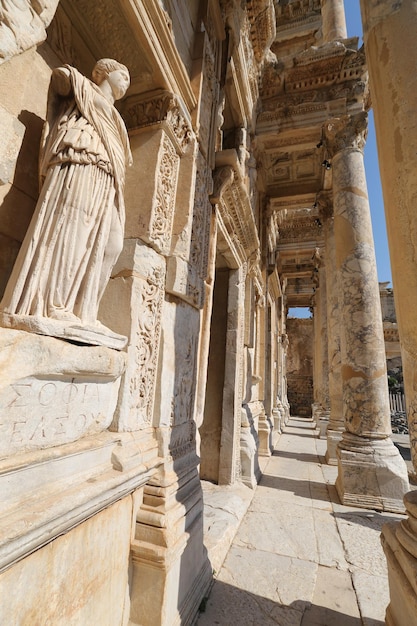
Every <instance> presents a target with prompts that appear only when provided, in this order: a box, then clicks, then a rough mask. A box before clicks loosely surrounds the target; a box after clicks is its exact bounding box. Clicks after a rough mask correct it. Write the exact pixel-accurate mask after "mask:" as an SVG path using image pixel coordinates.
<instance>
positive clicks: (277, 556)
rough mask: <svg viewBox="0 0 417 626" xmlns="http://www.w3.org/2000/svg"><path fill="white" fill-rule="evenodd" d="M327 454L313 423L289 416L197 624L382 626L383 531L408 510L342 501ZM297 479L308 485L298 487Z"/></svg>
mask: <svg viewBox="0 0 417 626" xmlns="http://www.w3.org/2000/svg"><path fill="white" fill-rule="evenodd" d="M325 451H326V442H325V441H323V440H320V439H317V438H316V437H314V430H313V428H312V424H311V422H308V421H303V420H300V419H299V420H296V419H292V420H290V422H289V425H287V426H286V427H285V430H284V433H283V434H282V435H281V438H280V440H279V442H278V444H277V446H276V449H275V451H274V455H273V456H272V457H271V458H270V459H269V460H268V462H267V464H266V465H265V467H264V475H263V477H262V479H261V482H260V484H259V486H258V487H257V488H256V490H255V494H254V496H253V499H252V501H251V504H250V506H249V508H248V511H247V513H246V514H245V515H244V517H243V519H242V523H241V525H240V527H239V529H238V531H237V533H236V536H235V539H234V541H233V543H232V547H231V549H230V551H229V553H228V555H227V557H226V559H225V561H224V565H223V567H222V569H221V570H220V572H219V573H218V574H216V576H215V583H214V586H213V590H212V592H211V594H210V596H209V598H208V600H207V602H206V607H205V612H202V613H201V614H200V617H199V620H198V624H199V625H200V624H204V625H205V624H207V625H209V624H210V625H211V624H216V623H218V624H219V625H224V626H226V625H228V624H230V623H238V624H240V623H242V624H248V626H249V625H254V624H256V625H258V624H264V623H265V624H271V625H272V624H274V623H278V624H284V625H285V626H299V625H302V626H323V625H324V624H329V625H330V624H331V625H332V626H333V624H337V625H339V624H341V625H343V626H359V624H364V625H366V626H382V625H383V623H384V616H385V609H386V606H387V604H388V600H389V593H388V575H387V567H386V562H385V557H384V554H383V550H382V547H381V542H380V531H381V528H382V526H383V524H385V523H386V522H387V521H393V520H399V519H402V520H403V519H405V517H404V516H398V515H394V514H390V513H379V512H377V511H369V510H365V509H355V508H352V507H347V506H345V505H343V504H341V503H340V501H339V499H338V497H337V493H336V490H335V488H334V481H335V479H336V475H337V470H336V468H335V467H332V466H328V465H325V464H323V461H324V453H325ZM292 453H293V458H291V455H292ZM306 467H308V468H309V470H308V471H307V472H306V470H305V468H306ZM307 475H310V479H309V480H306V476H307ZM297 479H298V480H297ZM297 484H299V485H300V484H301V485H302V484H305V485H306V489H304V490H301V489H300V490H297V489H296V488H295V487H296V485H297ZM319 485H321V489H318V487H319ZM309 487H313V489H310V488H309ZM215 489H216V488H215V487H212V490H213V492H215ZM211 512H212V511H211ZM255 513H257V514H258V515H259V516H256V514H255ZM272 518H275V525H274V524H273V520H272ZM284 519H285V520H286V523H285V525H284V524H283V523H282V520H284ZM294 536H296V538H297V539H296V541H294ZM300 538H302V540H303V544H301V542H300V540H299V539H300ZM282 568H284V570H285V576H283V575H282V573H283V571H282ZM274 620H275V621H274ZM399 623H401V622H399ZM405 623H406V622H405Z"/></svg>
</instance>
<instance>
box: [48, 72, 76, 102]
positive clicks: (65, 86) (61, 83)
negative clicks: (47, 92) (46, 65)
mask: <svg viewBox="0 0 417 626" xmlns="http://www.w3.org/2000/svg"><path fill="white" fill-rule="evenodd" d="M51 84H52V87H53V89H54V91H56V93H58V94H59V95H60V96H69V94H70V93H71V80H70V73H69V70H68V69H67V68H66V67H57V68H55V69H54V70H53V72H52V77H51Z"/></svg>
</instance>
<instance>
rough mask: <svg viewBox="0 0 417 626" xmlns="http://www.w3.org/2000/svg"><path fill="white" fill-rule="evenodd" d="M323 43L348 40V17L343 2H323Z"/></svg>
mask: <svg viewBox="0 0 417 626" xmlns="http://www.w3.org/2000/svg"><path fill="white" fill-rule="evenodd" d="M321 17H322V31H323V43H328V42H329V41H334V40H335V39H346V37H347V30H346V16H345V7H344V3H343V0H321Z"/></svg>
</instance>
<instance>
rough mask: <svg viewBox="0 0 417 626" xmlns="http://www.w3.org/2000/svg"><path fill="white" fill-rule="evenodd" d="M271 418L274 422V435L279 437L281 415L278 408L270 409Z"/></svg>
mask: <svg viewBox="0 0 417 626" xmlns="http://www.w3.org/2000/svg"><path fill="white" fill-rule="evenodd" d="M272 418H273V422H274V433H276V434H277V435H280V434H281V432H282V431H281V420H282V413H281V411H280V409H279V407H274V408H273V409H272Z"/></svg>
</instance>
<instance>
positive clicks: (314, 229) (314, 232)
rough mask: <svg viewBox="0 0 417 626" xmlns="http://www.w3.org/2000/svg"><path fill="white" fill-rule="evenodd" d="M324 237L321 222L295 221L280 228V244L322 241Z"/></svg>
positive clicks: (285, 223) (316, 220)
mask: <svg viewBox="0 0 417 626" xmlns="http://www.w3.org/2000/svg"><path fill="white" fill-rule="evenodd" d="M322 237H323V233H322V226H321V223H320V220H318V219H315V220H308V219H306V220H294V221H289V222H284V223H283V224H281V226H280V228H279V242H280V243H282V244H283V243H288V242H289V241H300V245H301V241H302V240H314V241H316V240H321V239H322Z"/></svg>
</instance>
